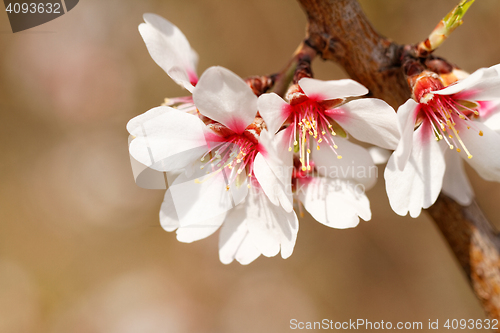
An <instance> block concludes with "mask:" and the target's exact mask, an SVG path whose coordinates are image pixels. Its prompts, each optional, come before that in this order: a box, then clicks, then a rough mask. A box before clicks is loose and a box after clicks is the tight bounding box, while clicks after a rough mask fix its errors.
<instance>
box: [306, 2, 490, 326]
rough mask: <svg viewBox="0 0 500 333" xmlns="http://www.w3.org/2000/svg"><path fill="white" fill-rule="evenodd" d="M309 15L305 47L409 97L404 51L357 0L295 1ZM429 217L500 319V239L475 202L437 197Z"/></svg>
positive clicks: (378, 92)
mask: <svg viewBox="0 0 500 333" xmlns="http://www.w3.org/2000/svg"><path fill="white" fill-rule="evenodd" d="M298 1H299V2H300V4H301V5H302V7H303V8H304V10H305V11H306V13H307V16H308V27H307V43H308V44H309V45H310V46H311V47H312V48H314V49H316V51H317V52H318V54H320V55H321V57H322V58H323V59H326V60H332V61H335V62H337V63H339V64H340V65H341V66H342V67H344V69H345V70H346V71H347V73H348V74H349V75H350V76H351V77H352V78H353V79H354V80H356V81H358V82H360V83H362V84H363V85H365V86H366V87H367V88H368V89H369V90H370V94H371V96H373V97H378V98H381V99H383V100H385V101H386V102H387V103H389V104H391V105H392V106H393V107H398V106H399V105H401V104H403V103H404V102H405V101H406V100H407V99H408V98H409V97H410V88H409V86H408V84H407V82H406V80H405V76H404V74H403V70H402V63H401V54H402V51H403V49H404V46H402V45H397V44H395V43H392V42H391V41H389V40H388V39H386V38H384V37H382V36H380V35H379V34H378V33H377V32H376V31H375V30H374V29H373V27H372V26H371V24H370V22H369V21H368V19H367V18H366V16H365V15H364V13H363V12H362V10H361V7H360V6H359V4H358V2H357V1H356V0H298ZM427 211H428V213H429V214H430V215H431V217H432V218H433V219H434V221H435V223H436V225H437V226H438V228H439V229H440V230H441V233H442V235H443V236H444V237H445V238H446V240H447V241H448V243H449V245H450V247H451V249H452V250H453V253H454V254H455V256H456V257H457V259H458V261H459V263H460V264H461V266H462V268H463V269H464V272H465V273H466V275H467V277H468V279H469V282H470V284H471V287H472V288H473V290H474V293H475V294H476V296H477V297H478V298H479V299H480V300H481V303H482V305H483V308H484V310H485V312H486V313H487V315H488V316H489V317H490V318H495V319H499V320H500V255H499V254H500V238H499V235H498V234H497V233H496V232H495V231H494V230H493V228H492V227H491V225H490V223H489V222H488V221H487V220H486V218H485V217H484V215H483V214H482V212H481V210H480V209H479V207H478V206H477V204H476V203H475V202H474V203H472V204H471V205H469V206H467V207H462V206H460V205H459V204H458V203H456V202H455V201H453V200H452V199H451V198H449V197H447V196H445V195H443V194H441V195H440V196H439V198H438V199H437V201H436V203H435V204H434V205H433V206H432V207H431V208H429V209H428V210H427Z"/></svg>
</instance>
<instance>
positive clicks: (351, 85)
mask: <svg viewBox="0 0 500 333" xmlns="http://www.w3.org/2000/svg"><path fill="white" fill-rule="evenodd" d="M299 86H300V88H302V91H304V93H305V94H306V95H307V97H309V98H312V99H315V100H318V101H324V100H329V99H337V98H345V97H354V96H363V95H366V94H368V89H366V88H365V87H364V86H363V85H362V84H360V83H358V82H356V81H354V80H351V79H343V80H332V81H322V80H317V79H311V78H307V77H305V78H302V79H300V80H299Z"/></svg>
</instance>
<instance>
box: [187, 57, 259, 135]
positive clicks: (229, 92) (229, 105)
mask: <svg viewBox="0 0 500 333" xmlns="http://www.w3.org/2000/svg"><path fill="white" fill-rule="evenodd" d="M193 100H194V104H195V105H196V107H197V108H198V110H199V111H200V113H201V114H203V115H204V116H206V117H208V118H210V119H213V120H215V121H218V122H219V123H221V124H223V125H225V126H226V127H228V128H230V129H231V130H232V131H234V132H235V133H238V134H241V133H243V131H244V130H245V128H247V126H248V125H250V124H251V123H252V122H253V121H254V119H255V116H256V115H257V96H255V94H254V93H253V92H252V89H250V87H249V86H248V85H247V84H246V83H245V81H243V80H242V79H241V78H240V77H239V76H238V75H236V74H234V73H233V72H231V71H230V70H228V69H225V68H223V67H218V66H216V67H210V68H209V69H207V70H206V71H205V72H204V73H203V74H202V76H201V78H200V81H199V82H198V84H197V85H196V89H195V90H194V93H193Z"/></svg>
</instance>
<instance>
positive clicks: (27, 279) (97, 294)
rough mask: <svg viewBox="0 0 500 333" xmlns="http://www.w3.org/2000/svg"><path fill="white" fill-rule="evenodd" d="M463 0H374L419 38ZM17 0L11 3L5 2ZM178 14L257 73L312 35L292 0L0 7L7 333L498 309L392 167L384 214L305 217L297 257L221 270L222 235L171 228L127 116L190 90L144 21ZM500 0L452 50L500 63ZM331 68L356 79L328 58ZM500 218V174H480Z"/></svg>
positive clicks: (377, 200) (195, 41)
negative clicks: (414, 214)
mask: <svg viewBox="0 0 500 333" xmlns="http://www.w3.org/2000/svg"><path fill="white" fill-rule="evenodd" d="M456 2H457V1H455V0H446V1H444V0H443V1H439V2H438V1H434V0H419V1H409V0H407V1H401V0H378V1H372V0H363V1H361V4H362V7H363V9H364V10H365V11H366V14H367V16H368V17H369V18H370V19H371V20H372V22H373V24H374V26H375V28H376V29H377V30H378V31H379V32H381V33H382V34H383V35H385V36H389V37H390V38H391V39H393V40H395V41H397V42H399V43H414V42H417V41H420V40H422V39H423V38H425V37H426V36H427V34H428V33H429V32H430V31H431V30H432V29H433V28H434V26H435V24H436V23H437V22H438V21H439V19H440V18H441V17H443V16H444V15H445V14H446V12H447V11H448V10H449V9H451V8H452V7H453V6H454V5H455V4H456ZM2 8H3V7H2ZM144 12H153V13H157V14H160V15H162V16H164V17H166V18H167V19H169V20H171V21H172V22H173V23H175V24H176V25H177V26H178V27H179V28H180V29H181V30H182V31H183V32H184V33H185V34H186V36H187V37H188V39H189V40H190V42H191V45H192V46H193V47H194V48H195V49H196V50H197V51H198V53H199V55H200V65H199V73H202V71H203V70H204V69H206V68H207V67H209V66H212V65H221V66H225V67H227V68H230V69H231V70H233V71H235V72H236V73H238V74H239V75H240V76H242V77H245V76H249V75H254V74H269V73H273V72H276V71H278V70H279V69H281V68H282V66H283V65H284V64H285V63H286V62H287V59H288V58H289V56H290V55H291V54H292V53H293V51H294V50H295V48H296V47H297V45H298V44H299V42H300V41H301V40H302V39H303V37H304V32H305V23H306V20H305V15H304V14H303V12H302V10H301V8H300V7H299V5H298V4H297V3H295V2H294V1H285V0H279V1H274V0H273V1H269V0H252V1H250V0H245V1H243V0H237V1H235V0H185V1H177V0H163V1H159V0H141V1H125V0H107V1H98V0H82V1H80V3H79V4H78V6H77V7H76V8H75V9H73V10H72V11H71V12H69V13H68V14H66V15H64V16H62V17H61V18H59V19H57V20H55V21H52V22H50V23H47V24H45V25H43V26H40V27H37V28H34V29H31V30H28V31H25V32H21V33H17V34H12V32H11V30H10V26H9V23H8V20H7V15H6V14H5V13H3V14H2V13H0V152H1V154H0V332H2V333H3V332H6V333H10V332H42V333H43V332H51V333H52V332H53V333H60V332H64V333H66V332H74V333H129V332H130V333H132V332H133V333H135V332H144V333H153V332H200V333H201V332H202V333H216V332H217V333H218V332H221V333H223V332H287V331H290V328H289V321H290V319H292V318H295V319H297V320H299V321H318V320H321V319H323V318H328V319H332V320H334V321H348V320H349V319H353V320H355V319H358V318H362V319H367V320H370V321H381V320H384V321H393V322H396V321H422V322H424V323H427V322H428V320H429V319H432V320H435V319H439V320H440V321H444V320H446V319H448V318H450V319H453V318H456V319H469V318H472V319H481V318H484V314H483V311H482V309H481V307H480V305H479V303H478V301H477V300H476V299H475V297H474V295H473V293H472V292H471V290H470V288H469V287H468V284H467V280H466V278H465V276H464V275H463V274H462V272H461V269H460V267H459V265H458V264H457V262H456V260H455V259H454V257H453V255H452V254H451V252H450V250H449V249H448V247H447V245H446V244H445V242H444V240H443V238H442V237H441V235H440V233H439V231H438V230H437V228H436V227H435V226H434V225H433V223H432V221H431V220H430V219H429V218H428V217H427V216H426V214H425V213H423V214H422V215H421V216H420V217H419V218H417V219H411V218H409V217H399V216H397V215H395V214H393V213H392V211H391V209H390V207H389V204H388V200H387V198H386V195H385V193H384V184H383V177H382V171H383V170H382V169H383V168H380V170H379V171H380V173H379V178H380V179H379V182H378V185H377V186H376V187H375V188H374V189H373V190H371V191H370V192H368V195H369V197H370V199H371V205H372V211H373V218H372V220H371V221H369V222H361V223H360V225H359V226H358V227H357V228H355V229H351V230H335V229H329V228H327V227H325V226H323V225H321V224H319V223H317V222H315V221H314V220H312V219H311V218H310V217H309V216H306V217H305V218H304V219H302V220H301V221H300V231H299V235H298V240H297V244H296V246H295V252H294V254H293V255H292V257H291V258H289V259H287V260H283V259H281V258H280V257H279V256H278V257H277V258H265V257H261V258H259V259H257V260H256V261H255V262H254V263H252V264H250V265H249V266H241V265H240V264H238V263H232V264H230V265H227V266H226V265H223V264H221V263H220V262H219V259H218V251H217V250H218V236H217V235H213V236H211V237H209V238H208V239H205V240H202V241H198V242H196V243H193V244H182V243H179V242H178V241H177V240H176V239H175V233H167V232H165V231H164V230H163V229H162V228H161V227H160V225H159V220H158V211H159V208H160V204H161V201H162V199H163V191H159V190H144V189H141V188H139V187H137V186H136V185H135V183H134V180H133V177H132V172H131V169H130V163H129V156H128V152H127V136H128V134H127V132H126V130H125V125H126V123H127V121H128V120H129V119H130V118H132V117H134V116H136V115H138V114H140V113H143V112H145V111H147V110H148V109H150V108H152V107H154V106H157V105H159V104H160V103H161V102H162V101H163V99H164V98H165V97H167V96H170V97H173V96H182V95H185V94H186V91H183V90H182V89H181V88H179V87H178V86H177V85H176V84H175V83H174V82H173V81H171V80H170V78H169V77H168V76H167V75H166V74H165V73H164V72H163V71H162V70H161V69H160V68H159V67H158V66H157V65H156V64H155V63H154V62H153V60H152V59H151V58H150V57H149V54H148V52H147V50H146V47H145V46H144V43H143V41H142V39H141V37H140V35H139V33H138V30H137V26H138V24H139V23H141V22H142V14H143V13H144ZM499 15H500V2H499V1H498V0H481V1H476V4H474V5H473V6H472V8H471V9H470V12H469V13H468V14H467V15H466V18H465V21H466V22H465V24H464V25H463V26H462V27H460V28H459V29H458V30H457V31H456V32H455V33H454V34H453V35H452V37H451V38H450V39H449V40H448V41H447V42H446V43H445V45H444V46H442V48H440V49H439V50H438V52H437V54H438V55H441V56H444V57H446V58H448V59H449V60H450V61H452V62H454V63H456V64H458V65H459V66H461V67H462V68H464V69H465V70H468V71H474V70H475V69H477V68H479V67H485V66H491V65H494V64H496V63H499V62H500V43H498V40H499V39H500V20H499ZM314 70H315V73H316V77H318V78H321V79H335V78H344V77H346V74H345V73H344V72H343V71H342V70H341V69H340V68H339V67H338V66H336V65H335V64H333V63H325V62H322V61H321V60H319V59H318V60H317V61H316V62H315V63H314ZM467 171H468V173H469V176H470V178H471V181H472V183H473V185H474V189H475V191H476V194H477V200H478V202H479V204H480V206H481V207H482V208H483V209H484V211H485V214H486V215H487V217H488V218H489V219H490V220H491V221H493V222H494V223H495V224H496V225H497V226H499V225H500V215H499V214H498V200H499V196H500V186H499V185H498V184H496V183H488V182H485V181H483V180H482V179H481V178H480V177H479V176H478V175H477V174H476V173H475V172H474V171H472V170H470V169H468V170H467Z"/></svg>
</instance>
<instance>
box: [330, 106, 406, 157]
mask: <svg viewBox="0 0 500 333" xmlns="http://www.w3.org/2000/svg"><path fill="white" fill-rule="evenodd" d="M326 114H327V115H328V116H329V117H331V118H333V119H334V120H335V121H336V122H338V123H339V124H340V126H342V128H344V130H346V132H348V133H349V134H350V135H352V136H353V137H354V138H356V139H358V140H360V141H363V142H368V143H371V144H373V145H376V146H379V147H382V148H386V149H395V148H396V146H397V144H398V141H399V133H398V129H397V117H396V113H395V112H394V109H393V108H392V107H390V106H389V104H387V103H386V102H384V101H382V100H380V99H375V98H363V99H358V100H355V101H351V102H349V103H346V104H344V105H342V106H341V107H339V108H336V109H333V110H328V111H326Z"/></svg>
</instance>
